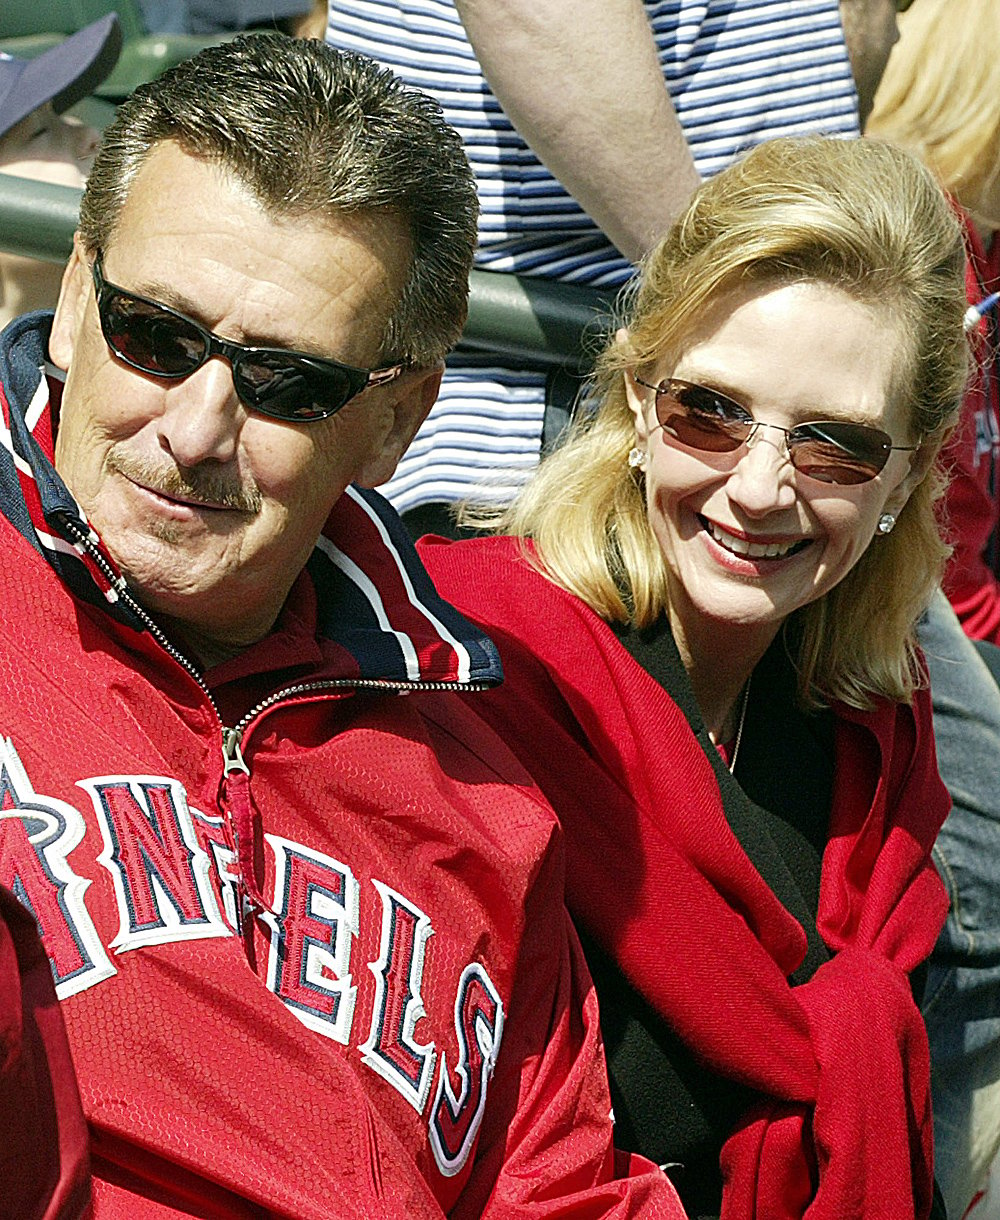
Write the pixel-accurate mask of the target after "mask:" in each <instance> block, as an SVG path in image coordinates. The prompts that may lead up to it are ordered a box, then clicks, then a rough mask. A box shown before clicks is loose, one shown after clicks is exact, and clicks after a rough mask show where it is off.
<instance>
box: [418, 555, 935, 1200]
mask: <svg viewBox="0 0 1000 1220" xmlns="http://www.w3.org/2000/svg"><path fill="white" fill-rule="evenodd" d="M420 549H421V554H422V558H423V560H424V562H425V563H426V565H427V567H428V570H429V571H430V573H431V576H432V577H433V578H434V580H435V583H436V584H437V585H438V588H439V589H440V591H441V592H442V594H443V595H444V596H445V597H446V598H448V599H449V600H450V601H452V602H453V603H455V604H456V605H457V606H458V607H459V608H460V609H462V610H463V611H464V612H465V613H466V614H468V615H469V616H470V617H471V618H473V619H476V620H478V621H479V622H480V623H482V624H483V625H484V626H485V627H486V628H487V630H488V631H489V632H490V634H491V635H492V636H493V638H494V639H495V641H496V643H497V645H498V647H499V648H500V652H501V656H502V659H503V663H504V668H505V671H506V674H507V679H506V682H505V684H504V686H503V688H502V689H501V690H500V691H498V692H491V693H489V694H486V695H481V696H478V697H477V698H476V710H477V711H478V712H479V713H480V714H481V715H483V716H484V717H485V718H486V719H487V720H489V721H490V722H491V723H492V724H493V725H494V727H496V728H497V729H499V731H500V732H501V734H502V735H503V736H504V737H505V738H506V739H507V741H508V744H510V745H511V746H512V747H513V748H514V749H515V751H516V752H517V753H518V754H519V755H520V757H521V758H522V760H523V761H524V762H525V763H526V764H527V766H528V769H529V770H530V771H532V772H533V774H534V777H535V779H536V780H537V781H538V783H539V785H540V786H541V787H542V789H543V790H544V791H545V793H546V795H547V796H548V797H549V799H550V800H551V801H552V803H553V805H554V806H555V808H556V810H557V812H558V813H559V815H560V819H561V821H562V823H563V827H564V830H565V835H566V841H567V848H568V858H569V867H568V870H567V872H568V880H567V886H568V902H569V905H570V908H571V910H572V912H573V914H574V917H575V918H576V919H577V921H578V922H579V924H580V925H581V926H583V927H584V928H586V929H587V931H588V932H589V933H590V934H591V935H592V936H594V937H595V938H596V939H597V940H598V941H599V943H601V944H602V945H603V946H604V947H605V948H606V949H607V950H608V951H610V952H611V953H612V954H613V955H614V957H615V958H616V959H617V961H618V964H619V966H620V968H621V969H622V970H623V972H624V974H625V975H626V977H627V978H628V979H629V981H630V982H631V984H632V985H633V986H634V987H635V988H636V989H637V990H638V991H640V992H641V993H642V994H643V995H644V996H645V997H646V999H647V1000H648V1001H649V1002H650V1003H651V1004H652V1005H653V1006H654V1007H655V1008H656V1009H657V1010H658V1011H659V1012H660V1013H661V1014H662V1015H663V1016H664V1017H665V1018H666V1019H667V1020H668V1021H669V1023H670V1024H671V1026H672V1027H673V1028H674V1029H675V1030H676V1031H677V1032H678V1033H679V1034H680V1036H681V1037H682V1038H683V1040H684V1041H685V1043H686V1044H687V1045H688V1047H689V1048H690V1049H691V1050H692V1051H693V1052H694V1053H695V1055H696V1056H697V1057H698V1058H699V1059H700V1060H702V1061H703V1062H704V1063H705V1064H706V1065H708V1066H709V1067H710V1068H712V1069H713V1070H714V1071H716V1072H717V1073H719V1074H720V1075H722V1076H723V1077H726V1078H730V1079H733V1080H737V1081H740V1082H742V1083H744V1084H747V1085H749V1086H751V1087H753V1088H754V1089H756V1090H758V1091H760V1092H761V1093H763V1094H765V1095H766V1097H767V1098H769V1100H768V1102H767V1103H766V1104H764V1105H762V1106H761V1107H759V1108H758V1109H757V1110H756V1111H755V1112H753V1113H749V1114H746V1115H745V1116H744V1119H743V1121H742V1123H741V1124H740V1125H739V1126H738V1128H737V1129H736V1130H735V1131H734V1132H733V1133H732V1135H731V1137H730V1138H729V1140H728V1141H727V1143H726V1145H725V1147H724V1148H723V1152H722V1160H721V1164H722V1172H723V1180H724V1196H723V1211H722V1215H723V1220H751V1218H759V1220H793V1218H794V1220H797V1218H798V1217H808V1218H809V1220H851V1218H853V1217H857V1218H862V1217H863V1218H864V1220H875V1218H876V1217H877V1218H884V1220H910V1218H913V1220H924V1218H925V1217H927V1216H928V1214H929V1211H930V1204H931V1195H932V1176H933V1156H932V1134H931V1113H930V1087H929V1057H928V1050H927V1037H926V1033H925V1031H924V1026H923V1021H922V1019H921V1017H920V1014H919V1012H918V1010H917V1008H916V1006H915V1004H914V1002H913V998H912V994H911V989H910V985H909V980H908V977H907V972H908V971H910V970H912V969H913V967H914V966H916V965H917V964H918V963H919V962H921V961H922V960H923V959H924V958H925V957H926V956H927V955H928V954H929V952H930V950H931V948H932V947H933V945H934V942H935V939H936V937H937V933H938V931H939V930H940V927H941V925H942V923H943V920H944V916H945V913H946V909H947V900H946V897H945V894H944V890H943V887H942V885H941V883H940V881H939V879H938V877H937V874H936V873H935V872H934V869H933V867H932V865H931V863H930V849H931V845H932V844H933V841H934V838H935V836H936V834H937V831H938V829H939V827H940V825H941V823H942V821H943V820H944V818H945V816H946V814H947V812H948V808H949V804H950V802H949V797H948V794H947V791H946V790H945V788H944V786H943V784H942V783H941V780H940V778H939V777H938V774H937V766H936V760H935V754H934V743H933V738H932V734H931V712H930V704H929V699H928V698H927V693H926V692H921V694H920V695H919V696H918V698H917V700H916V702H915V705H914V707H913V708H912V709H911V708H908V707H905V706H902V705H899V704H889V703H882V704H880V705H879V706H878V707H877V708H876V709H875V710H873V711H872V712H869V713H860V712H855V711H852V710H850V709H847V708H843V707H837V708H836V709H835V712H836V753H837V757H836V775H835V782H834V792H833V800H832V811H831V824H830V834H829V841H828V844H827V847H826V850H825V853H824V857H823V866H822V879H821V886H820V899H819V914H818V919H817V927H818V929H819V932H820V934H821V936H822V938H823V940H824V941H825V943H826V944H827V946H828V947H829V948H830V949H831V950H832V951H834V953H835V956H834V957H833V958H832V959H831V960H830V961H829V962H828V963H826V964H825V965H823V966H821V967H820V968H819V970H818V971H817V972H816V974H815V975H814V976H813V977H812V978H811V979H810V981H809V982H807V983H805V984H803V985H802V986H798V987H794V988H793V987H792V986H790V985H789V983H788V981H787V979H788V976H789V975H790V974H791V973H792V972H793V971H794V970H795V969H796V967H797V966H798V965H799V963H800V962H801V961H802V959H803V957H804V954H805V949H806V938H805V934H804V932H803V929H802V927H801V926H800V925H799V924H798V923H797V922H796V921H795V920H794V919H793V918H792V917H791V916H790V915H789V914H788V912H787V911H786V910H785V909H784V907H783V906H782V905H781V904H780V903H779V902H778V900H777V899H776V897H775V896H774V894H773V893H772V892H771V890H770V889H769V888H768V887H767V886H766V885H765V884H764V882H763V880H762V879H761V877H760V875H759V874H758V873H757V871H756V870H755V868H754V867H753V865H752V864H751V863H750V861H749V859H748V858H747V856H746V855H745V853H744V851H743V849H742V848H741V846H740V844H739V842H738V841H737V840H736V838H735V836H734V835H733V833H732V831H731V830H730V828H729V825H728V823H727V821H726V818H725V815H724V812H723V808H722V801H721V797H720V794H719V789H718V785H717V782H716V779H715V776H714V774H713V771H712V768H711V765H710V763H709V761H708V759H707V758H706V756H705V754H704V753H703V751H702V749H701V747H700V746H699V744H698V742H697V740H696V738H695V736H694V734H693V732H692V731H691V729H690V727H689V725H688V722H687V720H686V719H685V717H684V715H683V713H682V712H681V711H680V709H679V708H678V707H677V706H676V704H675V703H674V702H673V700H671V699H670V697H669V696H668V695H667V694H666V692H665V691H664V690H663V689H662V687H660V686H659V684H658V683H656V682H655V681H654V679H653V678H651V677H650V676H649V675H648V674H647V673H646V672H645V671H644V670H643V669H642V668H641V667H640V666H639V665H638V664H637V663H636V662H635V661H634V660H633V659H632V657H631V656H629V654H628V653H627V651H626V650H625V648H624V647H623V646H622V645H621V643H620V642H619V641H618V639H617V638H616V637H615V635H614V633H613V632H612V631H611V629H610V628H609V627H608V625H607V624H606V623H604V622H603V621H602V620H601V619H600V618H598V617H597V616H596V615H595V614H594V613H593V612H592V611H591V610H589V609H588V608H587V607H586V606H585V605H584V604H583V603H582V602H580V601H579V600H578V599H577V598H575V597H573V596H571V595H569V594H567V593H565V592H564V591H563V590H561V589H559V588H557V587H556V586H554V585H552V584H551V583H550V582H548V581H547V580H545V579H544V578H542V577H541V576H540V575H538V573H536V572H535V571H533V570H532V569H531V568H530V566H529V565H528V564H527V563H526V562H525V561H524V560H523V559H522V558H521V557H520V554H519V548H518V543H516V542H514V541H512V540H510V539H503V538H495V539H488V540H479V541H476V542H470V543H460V544H451V545H449V544H446V543H443V542H442V541H441V540H425V541H424V542H423V543H422V544H421V548H420ZM794 762H795V760H794V759H789V776H790V778H792V777H793V776H794Z"/></svg>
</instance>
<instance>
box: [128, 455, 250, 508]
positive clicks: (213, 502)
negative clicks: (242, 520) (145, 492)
mask: <svg viewBox="0 0 1000 1220" xmlns="http://www.w3.org/2000/svg"><path fill="white" fill-rule="evenodd" d="M106 465H107V468H108V469H109V470H110V471H112V472H113V473H115V474H120V475H122V476H124V477H125V478H126V479H129V480H131V481H132V482H133V483H140V484H141V485H142V486H143V487H148V488H149V489H150V490H151V491H155V492H160V493H162V494H163V495H165V496H169V497H170V498H171V499H180V500H193V501H194V502H195V503H198V504H207V505H210V506H211V507H212V508H229V509H232V510H234V511H235V512H238V513H245V514H246V515H247V516H255V515H256V514H257V513H259V512H260V509H261V504H262V503H263V497H262V496H261V494H260V490H259V489H258V487H257V484H256V483H255V482H254V481H253V479H250V481H249V482H248V483H247V484H244V483H242V482H241V481H240V480H239V479H238V478H234V477H233V476H232V474H229V473H227V472H225V471H222V470H219V469H216V468H213V467H211V466H207V465H203V466H178V465H176V464H174V465H170V466H162V465H160V464H159V463H157V462H151V461H147V460H146V459H145V458H139V457H135V456H133V455H132V454H130V453H126V452H125V451H123V450H122V449H121V447H120V446H118V445H114V446H112V448H111V449H110V451H109V452H108V455H107V459H106Z"/></svg>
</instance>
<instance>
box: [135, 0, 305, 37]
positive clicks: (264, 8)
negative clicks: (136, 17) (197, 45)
mask: <svg viewBox="0 0 1000 1220" xmlns="http://www.w3.org/2000/svg"><path fill="white" fill-rule="evenodd" d="M138 3H139V9H140V11H141V13H142V19H143V23H144V24H145V26H146V29H147V30H149V32H150V33H151V34H208V35H215V34H236V33H239V32H241V31H243V30H250V29H270V30H275V29H278V30H283V31H285V32H292V29H293V27H294V25H295V23H298V22H300V21H302V20H304V19H305V18H306V17H307V16H310V17H311V16H312V14H313V10H314V7H315V5H314V4H313V0H138ZM319 33H320V36H322V30H320V31H319Z"/></svg>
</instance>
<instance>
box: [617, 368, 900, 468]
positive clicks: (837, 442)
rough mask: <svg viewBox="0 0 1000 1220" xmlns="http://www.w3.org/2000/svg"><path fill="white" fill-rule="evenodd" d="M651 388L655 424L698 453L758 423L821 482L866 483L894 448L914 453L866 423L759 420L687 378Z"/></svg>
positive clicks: (734, 441)
mask: <svg viewBox="0 0 1000 1220" xmlns="http://www.w3.org/2000/svg"><path fill="white" fill-rule="evenodd" d="M635 380H636V382H637V383H638V384H639V385H641V386H645V387H646V389H648V390H655V391H656V419H657V422H658V423H659V425H660V427H661V428H662V429H663V430H664V432H666V433H667V435H668V436H672V437H673V438H674V440H676V441H679V442H680V443H681V444H682V445H685V446H687V448H689V449H697V450H698V451H699V452H702V453H735V451H736V450H737V449H739V448H740V447H741V446H743V445H745V444H746V443H747V441H748V440H749V439H750V438H751V436H753V434H754V432H755V431H756V430H757V429H758V428H777V429H778V431H779V432H783V433H784V434H785V445H786V447H787V449H788V459H789V461H790V462H791V463H792V465H793V466H794V467H795V469H796V470H797V471H798V472H799V473H800V474H803V475H805V476H806V477H807V478H810V479H816V480H817V481H818V482H820V483H836V484H840V485H842V486H847V485H850V484H854V483H867V482H868V481H869V479H874V478H875V476H876V475H877V474H879V473H880V472H881V471H882V470H883V469H884V467H885V464H886V462H887V461H888V460H889V454H890V453H893V452H894V451H895V450H902V451H903V452H905V453H913V452H915V451H916V450H917V449H919V448H920V446H919V445H894V444H893V443H892V437H890V436H889V434H888V433H887V432H883V431H882V430H881V429H880V428H872V427H870V426H869V425H868V424H853V423H848V422H846V421H843V420H832V419H829V420H828V419H822V420H816V421H815V422H812V421H811V422H809V423H805V424H797V425H796V426H795V427H794V428H782V427H780V426H779V425H778V424H762V423H760V422H759V421H757V420H755V419H754V417H753V416H752V415H751V414H750V412H749V411H747V409H746V408H745V407H741V406H740V404H739V403H738V402H734V401H733V399H731V398H729V397H728V396H727V395H725V394H720V393H719V391H718V390H712V389H709V388H708V387H707V386H703V385H692V384H691V382H689V381H678V380H677V379H676V378H673V377H671V378H668V379H667V380H666V381H661V382H660V384H659V385H651V384H650V383H649V382H648V381H642V380H640V379H639V378H638V377H636V378H635Z"/></svg>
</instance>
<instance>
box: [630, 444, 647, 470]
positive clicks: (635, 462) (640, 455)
mask: <svg viewBox="0 0 1000 1220" xmlns="http://www.w3.org/2000/svg"><path fill="white" fill-rule="evenodd" d="M628 464H629V465H630V466H631V467H632V469H633V470H645V469H646V450H645V449H640V448H639V446H638V445H633V446H632V448H631V449H630V450H629V453H628Z"/></svg>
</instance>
